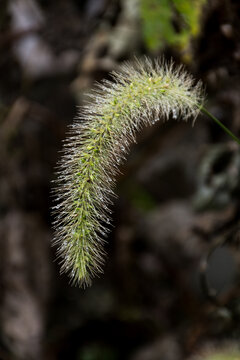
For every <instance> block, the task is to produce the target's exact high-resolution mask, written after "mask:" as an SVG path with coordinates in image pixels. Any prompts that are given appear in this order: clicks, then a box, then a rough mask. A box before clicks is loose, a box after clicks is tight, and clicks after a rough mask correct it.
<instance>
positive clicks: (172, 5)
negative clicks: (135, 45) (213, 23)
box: [140, 0, 206, 55]
mask: <svg viewBox="0 0 240 360" xmlns="http://www.w3.org/2000/svg"><path fill="white" fill-rule="evenodd" d="M205 3H206V0H140V12H141V19H142V27H143V37H144V40H145V44H146V46H147V47H148V48H149V50H152V51H156V50H159V49H161V48H162V47H163V46H165V45H170V46H175V47H177V48H179V49H180V50H183V51H187V49H188V48H189V44H190V41H191V39H192V37H196V36H197V35H198V34H199V32H200V22H201V14H202V9H203V5H204V4H205ZM189 55H190V54H189Z"/></svg>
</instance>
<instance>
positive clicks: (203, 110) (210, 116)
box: [200, 106, 240, 145]
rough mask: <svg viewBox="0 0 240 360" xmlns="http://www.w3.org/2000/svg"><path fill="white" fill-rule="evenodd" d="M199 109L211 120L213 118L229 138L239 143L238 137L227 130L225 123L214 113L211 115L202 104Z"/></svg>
mask: <svg viewBox="0 0 240 360" xmlns="http://www.w3.org/2000/svg"><path fill="white" fill-rule="evenodd" d="M200 110H201V111H202V112H203V113H204V114H206V115H207V116H208V117H209V118H211V119H212V120H214V121H215V122H216V123H217V124H218V125H219V126H220V127H221V128H222V129H223V130H224V131H225V132H226V133H227V134H228V135H229V136H231V138H232V139H233V140H234V141H236V142H237V143H238V144H239V145H240V139H239V138H238V137H237V136H235V135H234V134H233V133H232V132H231V130H229V129H228V128H227V127H226V126H225V125H223V123H222V122H221V121H220V120H218V119H217V118H216V117H215V116H214V115H212V114H211V113H210V112H209V111H208V110H207V109H205V107H204V106H201V108H200Z"/></svg>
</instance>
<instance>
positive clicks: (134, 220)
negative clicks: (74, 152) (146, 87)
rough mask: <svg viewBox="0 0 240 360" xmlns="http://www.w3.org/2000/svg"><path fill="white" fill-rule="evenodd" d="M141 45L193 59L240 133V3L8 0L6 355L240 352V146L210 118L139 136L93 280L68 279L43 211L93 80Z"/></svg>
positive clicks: (147, 356)
mask: <svg viewBox="0 0 240 360" xmlns="http://www.w3.org/2000/svg"><path fill="white" fill-rule="evenodd" d="M144 54H146V55H148V56H150V57H152V58H153V57H158V56H163V55H164V56H165V58H167V59H170V58H173V59H174V61H175V62H176V63H184V64H185V66H186V68H187V69H188V71H189V72H190V73H192V74H193V75H194V76H195V77H196V79H202V81H203V82H204V87H205V91H206V93H207V102H206V107H207V108H208V110H209V111H211V112H212V113H213V114H214V115H215V116H217V117H218V118H219V119H220V120H221V121H223V122H224V123H225V124H226V125H227V126H228V127H229V128H230V129H231V130H232V131H233V132H234V133H235V134H236V135H240V2H239V0H182V1H178V0H85V1H84V0H65V1H64V0H58V1H54V0H0V79H1V80H0V174H1V178H0V217H1V220H0V359H1V360H55V359H59V360H65V359H71V360H120V359H121V360H122V359H127V360H128V359H129V360H185V359H189V360H190V359H191V360H193V359H196V358H197V356H200V359H205V356H207V354H208V355H209V356H211V354H214V353H215V352H216V351H221V352H223V351H226V352H231V351H233V350H232V349H235V350H234V351H237V350H236V347H237V345H238V340H239V336H240V327H239V321H240V298H239V296H240V288H239V285H240V271H239V265H240V255H239V254H240V253H239V244H240V238H239V235H240V232H239V230H240V229H239V215H240V214H239V204H240V202H239V189H240V151H239V146H238V145H237V144H235V143H233V141H232V140H231V138H229V137H227V135H226V134H225V133H224V132H223V131H222V130H221V129H220V128H218V127H217V125H215V123H213V122H212V121H210V120H209V119H207V118H206V117H203V116H199V118H198V120H197V122H196V124H195V126H194V127H192V126H191V123H190V122H189V123H183V122H181V121H179V122H178V121H174V120H173V121H171V122H167V123H162V122H161V121H160V122H159V123H158V124H156V125H155V126H154V127H152V128H148V129H146V130H144V131H143V132H142V133H140V134H139V137H138V144H137V145H134V146H133V147H132V149H131V153H130V154H129V156H128V161H127V162H126V165H125V166H123V167H122V169H121V171H122V173H123V175H122V176H121V177H119V179H118V187H117V189H116V191H117V194H118V199H117V200H116V201H115V205H114V208H113V210H114V215H113V216H114V229H113V230H112V232H111V234H110V235H109V239H108V243H107V244H106V251H107V253H108V258H107V260H106V265H105V268H104V270H105V273H104V274H103V275H102V276H101V277H100V278H99V279H95V280H94V282H93V285H92V287H90V288H87V289H86V290H83V289H79V288H77V287H71V286H70V285H69V279H68V278H67V276H65V275H61V276H60V275H59V265H58V263H57V261H55V257H56V255H55V251H56V249H55V248H52V247H51V240H52V230H51V222H52V220H53V219H52V217H51V210H50V209H51V206H52V200H53V199H52V196H51V187H52V180H54V178H55V169H56V164H57V161H58V160H59V158H60V156H61V153H60V150H61V148H62V140H63V139H64V138H65V137H66V133H67V129H68V125H69V124H71V123H72V119H73V118H74V116H75V115H76V113H77V105H81V104H83V102H84V94H85V93H86V92H88V91H89V89H90V88H91V87H92V86H93V84H94V81H95V80H97V81H100V80H101V79H103V78H106V77H109V75H108V73H109V71H111V70H113V69H118V67H119V65H120V64H121V63H122V62H123V61H124V60H129V59H132V58H133V57H134V56H142V55H144ZM80 111H81V110H80ZM179 120H181V119H179ZM219 349H220V350H219ZM198 359H199V358H198ZM208 359H210V358H208ZM211 359H212V357H211ZM214 359H215V358H214ZM224 359H225V358H224ZM227 359H235V360H236V359H240V355H239V357H238V356H237V355H236V357H231V358H230V357H228V358H227Z"/></svg>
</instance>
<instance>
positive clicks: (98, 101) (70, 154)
mask: <svg viewBox="0 0 240 360" xmlns="http://www.w3.org/2000/svg"><path fill="white" fill-rule="evenodd" d="M112 78H113V81H112V82H110V81H103V82H102V83H101V84H98V86H97V89H96V90H95V93H94V95H92V98H93V102H92V103H91V104H88V105H87V106H84V107H83V108H82V109H80V112H81V114H79V117H78V119H76V120H75V121H74V123H73V125H72V127H71V131H70V134H69V137H68V139H67V141H66V143H65V145H64V155H63V157H62V159H61V162H60V166H59V171H58V174H59V175H58V180H57V181H56V189H55V190H54V192H55V194H56V201H57V205H56V206H55V208H54V211H55V212H56V214H57V216H56V220H55V224H54V227H55V237H54V241H55V243H56V244H57V245H58V254H59V256H60V257H61V259H62V260H61V264H62V266H61V271H62V272H67V273H69V274H70V277H71V279H72V282H73V283H78V284H80V285H89V284H90V283H91V279H92V277H94V276H95V275H97V274H99V273H100V272H102V265H103V263H104V258H105V252H104V249H103V242H104V240H103V239H104V238H105V237H106V235H107V233H108V231H109V226H108V225H107V224H108V223H110V222H111V221H110V214H111V212H110V209H109V206H110V205H111V203H112V200H111V199H112V196H113V188H114V185H115V177H116V175H117V174H118V171H119V170H118V168H119V165H120V164H121V163H122V162H123V160H125V156H126V154H127V153H128V150H129V145H130V144H131V143H132V142H134V141H136V132H137V131H138V130H139V129H141V128H142V127H143V126H146V125H152V124H154V123H155V122H156V120H158V119H165V120H168V119H169V118H171V117H172V118H181V119H182V120H187V119H188V118H190V117H193V118H196V116H197V114H198V113H199V108H200V106H201V104H202V101H203V96H202V90H201V84H200V83H198V84H195V81H194V79H193V78H192V77H191V76H189V75H188V74H187V73H186V72H184V71H183V70H182V68H180V67H179V68H174V66H173V63H170V64H169V65H167V64H166V63H165V62H164V61H158V60H156V61H154V62H152V61H151V60H149V59H148V58H145V59H144V60H143V61H139V60H136V61H135V63H134V64H133V65H130V64H127V63H126V64H124V65H123V66H122V69H121V71H119V72H113V73H112Z"/></svg>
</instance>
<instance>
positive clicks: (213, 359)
mask: <svg viewBox="0 0 240 360" xmlns="http://www.w3.org/2000/svg"><path fill="white" fill-rule="evenodd" d="M239 359H240V353H239V352H238V351H237V350H232V351H231V350H230V351H228V352H225V351H224V352H217V353H213V354H211V355H207V356H206V357H205V356H204V357H202V358H201V360H239Z"/></svg>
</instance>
